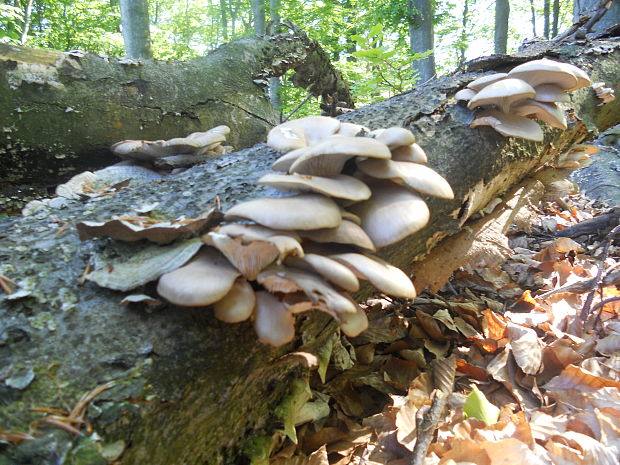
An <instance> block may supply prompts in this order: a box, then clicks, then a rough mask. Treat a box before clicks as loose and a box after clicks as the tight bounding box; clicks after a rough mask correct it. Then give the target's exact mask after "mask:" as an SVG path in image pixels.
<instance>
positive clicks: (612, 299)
mask: <svg viewBox="0 0 620 465" xmlns="http://www.w3.org/2000/svg"><path fill="white" fill-rule="evenodd" d="M619 300H620V297H610V298H609V299H605V300H601V301H600V302H599V303H598V304H596V305H595V306H594V307H592V308H591V309H590V311H591V312H594V311H596V310H598V309H599V308H600V309H601V310H600V312H598V313H597V314H596V318H594V322H593V323H592V327H593V328H596V325H598V324H599V322H600V321H601V314H602V313H603V307H605V305H607V304H610V303H612V302H618V301H619Z"/></svg>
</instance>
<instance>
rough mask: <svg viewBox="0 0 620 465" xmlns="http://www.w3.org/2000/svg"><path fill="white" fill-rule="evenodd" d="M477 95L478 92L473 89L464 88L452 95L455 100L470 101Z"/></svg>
mask: <svg viewBox="0 0 620 465" xmlns="http://www.w3.org/2000/svg"><path fill="white" fill-rule="evenodd" d="M477 93H478V92H477V91H475V90H474V89H469V88H465V89H461V90H459V91H458V92H457V93H456V94H454V98H455V99H457V100H471V99H472V98H474V97H475V96H476V94H477Z"/></svg>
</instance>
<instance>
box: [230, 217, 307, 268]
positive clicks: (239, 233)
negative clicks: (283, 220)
mask: <svg viewBox="0 0 620 465" xmlns="http://www.w3.org/2000/svg"><path fill="white" fill-rule="evenodd" d="M219 232H220V233H221V234H226V235H228V236H230V237H240V238H241V239H242V240H243V241H244V242H250V241H265V242H269V243H271V244H273V245H274V246H276V248H277V249H278V251H279V253H280V254H279V257H278V263H280V262H281V261H282V260H284V258H286V257H288V256H289V255H296V256H298V257H303V256H304V251H303V249H302V248H301V244H300V243H299V242H300V241H301V237H299V234H297V233H295V232H292V231H286V232H284V231H274V230H272V229H269V228H265V227H263V226H259V225H257V224H236V223H231V224H226V225H224V226H220V229H219Z"/></svg>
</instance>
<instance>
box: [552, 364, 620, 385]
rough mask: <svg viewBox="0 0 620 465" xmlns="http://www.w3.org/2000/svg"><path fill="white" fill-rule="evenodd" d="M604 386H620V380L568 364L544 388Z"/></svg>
mask: <svg viewBox="0 0 620 465" xmlns="http://www.w3.org/2000/svg"><path fill="white" fill-rule="evenodd" d="M604 387H615V388H620V382H619V381H614V380H611V379H605V378H602V377H600V376H596V375H593V374H592V373H591V372H589V371H587V370H584V369H583V368H581V367H578V366H576V365H568V366H567V367H566V368H565V369H564V370H563V371H562V373H560V375H558V376H556V377H555V378H553V379H552V380H551V381H549V382H548V383H547V384H546V385H545V386H544V388H545V389H547V390H553V391H560V390H568V389H580V390H597V389H601V388H604Z"/></svg>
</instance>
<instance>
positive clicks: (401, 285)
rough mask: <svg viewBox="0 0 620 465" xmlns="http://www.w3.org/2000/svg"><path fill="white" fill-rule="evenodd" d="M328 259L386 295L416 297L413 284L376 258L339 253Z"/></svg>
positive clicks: (400, 273)
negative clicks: (335, 261)
mask: <svg viewBox="0 0 620 465" xmlns="http://www.w3.org/2000/svg"><path fill="white" fill-rule="evenodd" d="M329 258H333V259H334V260H337V261H339V262H340V263H342V264H343V265H345V266H348V267H349V268H350V269H351V270H352V271H353V273H355V275H356V276H357V277H358V278H361V279H366V280H368V281H370V283H371V284H372V285H373V286H374V287H376V288H377V289H379V290H380V291H381V292H385V293H386V294H388V295H392V296H395V297H403V298H406V299H414V298H415V296H416V292H415V288H414V287H413V283H412V282H411V280H410V279H409V278H408V277H407V275H406V274H405V273H403V272H402V271H401V270H400V269H399V268H396V267H395V266H392V265H390V264H389V263H386V262H384V261H383V260H380V259H378V258H376V257H369V256H368V255H362V254H359V253H341V254H335V255H330V256H329Z"/></svg>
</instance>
